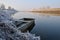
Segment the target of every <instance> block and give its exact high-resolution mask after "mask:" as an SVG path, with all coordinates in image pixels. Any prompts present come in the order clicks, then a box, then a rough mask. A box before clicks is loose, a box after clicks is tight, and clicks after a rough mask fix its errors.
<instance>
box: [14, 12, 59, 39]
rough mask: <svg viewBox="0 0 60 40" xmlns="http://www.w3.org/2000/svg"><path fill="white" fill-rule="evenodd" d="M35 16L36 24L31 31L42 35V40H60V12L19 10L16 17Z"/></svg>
mask: <svg viewBox="0 0 60 40" xmlns="http://www.w3.org/2000/svg"><path fill="white" fill-rule="evenodd" d="M27 17H28V18H35V22H36V25H35V27H34V28H33V29H32V31H31V33H35V34H36V35H40V36H41V40H60V14H48V13H45V14H44V13H31V12H30V13H29V12H19V13H17V14H15V15H14V18H17V19H19V18H27Z"/></svg>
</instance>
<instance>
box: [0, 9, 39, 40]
mask: <svg viewBox="0 0 60 40" xmlns="http://www.w3.org/2000/svg"><path fill="white" fill-rule="evenodd" d="M14 13H15V11H14V12H13V14H14ZM11 15H12V11H10V10H9V11H8V10H7V11H6V10H0V40H40V36H38V37H37V36H35V34H31V33H29V32H26V33H22V32H21V31H19V30H17V29H16V25H15V24H14V23H13V22H14V21H15V20H14V19H13V18H12V17H11Z"/></svg>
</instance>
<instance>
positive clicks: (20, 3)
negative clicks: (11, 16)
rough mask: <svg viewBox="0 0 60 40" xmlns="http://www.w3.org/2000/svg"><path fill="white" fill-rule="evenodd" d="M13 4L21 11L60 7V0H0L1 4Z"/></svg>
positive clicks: (12, 5)
mask: <svg viewBox="0 0 60 40" xmlns="http://www.w3.org/2000/svg"><path fill="white" fill-rule="evenodd" d="M2 3H3V4H5V5H6V7H8V6H11V7H13V8H15V9H17V10H19V11H21V10H30V9H32V8H41V7H47V6H50V7H52V8H60V5H59V4H60V0H0V4H2Z"/></svg>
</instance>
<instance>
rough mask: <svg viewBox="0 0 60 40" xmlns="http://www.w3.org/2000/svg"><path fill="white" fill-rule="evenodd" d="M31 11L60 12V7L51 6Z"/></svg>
mask: <svg viewBox="0 0 60 40" xmlns="http://www.w3.org/2000/svg"><path fill="white" fill-rule="evenodd" d="M30 12H36V13H60V8H49V9H39V10H38V9H36V10H32V11H30Z"/></svg>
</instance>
